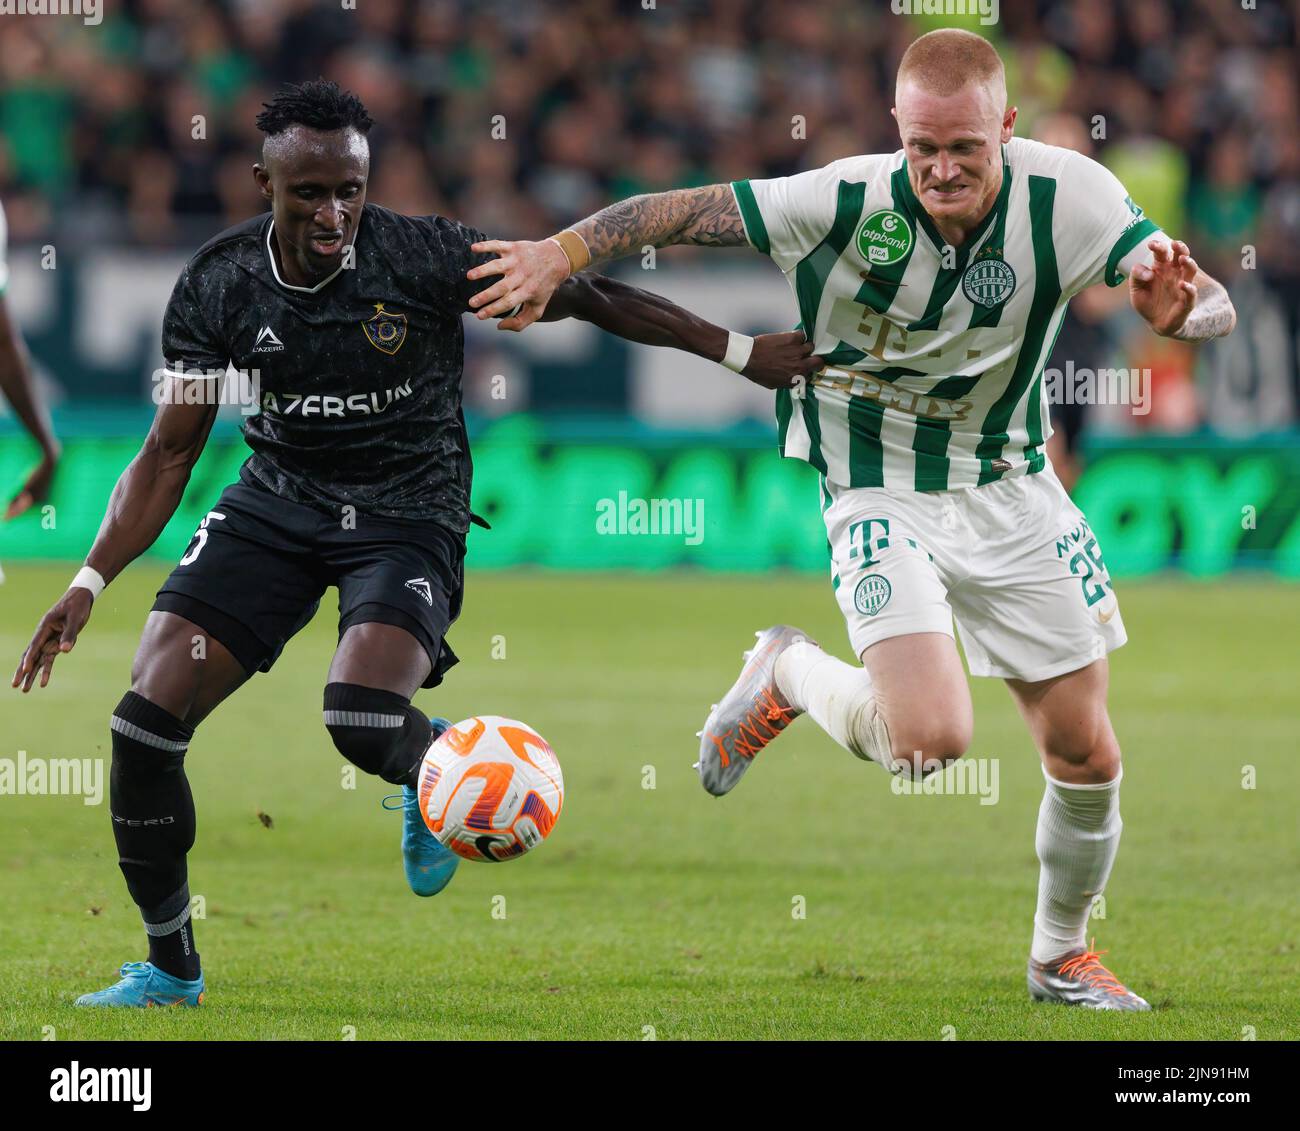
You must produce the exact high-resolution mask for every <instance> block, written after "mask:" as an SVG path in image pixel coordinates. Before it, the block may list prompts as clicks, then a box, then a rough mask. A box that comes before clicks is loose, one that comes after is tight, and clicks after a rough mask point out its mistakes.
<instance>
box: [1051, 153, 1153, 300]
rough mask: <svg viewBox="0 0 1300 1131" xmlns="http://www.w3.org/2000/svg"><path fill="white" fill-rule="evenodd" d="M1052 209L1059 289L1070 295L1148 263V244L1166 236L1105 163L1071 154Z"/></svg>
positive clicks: (1116, 281)
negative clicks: (1059, 279) (1057, 197)
mask: <svg viewBox="0 0 1300 1131" xmlns="http://www.w3.org/2000/svg"><path fill="white" fill-rule="evenodd" d="M1057 185H1058V189H1059V192H1060V199H1058V200H1057V202H1056V208H1055V212H1054V216H1055V222H1054V233H1053V234H1054V235H1055V237H1056V246H1057V255H1058V270H1059V272H1060V278H1061V289H1062V291H1063V293H1065V294H1066V295H1074V294H1077V293H1078V292H1079V291H1082V290H1085V289H1086V288H1088V287H1090V286H1092V285H1093V284H1094V283H1100V282H1103V281H1104V282H1105V283H1106V285H1107V286H1108V287H1116V286H1118V285H1119V284H1120V283H1122V282H1123V281H1124V279H1125V278H1127V276H1128V274H1129V272H1130V271H1132V270H1133V268H1134V267H1135V266H1136V265H1137V264H1139V263H1150V262H1151V261H1152V258H1153V257H1152V255H1151V251H1150V249H1148V248H1147V246H1146V245H1147V243H1148V242H1149V241H1150V240H1151V239H1152V238H1153V237H1159V238H1161V239H1163V240H1165V241H1166V242H1168V239H1169V237H1168V236H1166V235H1165V234H1164V233H1163V232H1162V231H1161V230H1160V226H1159V225H1158V224H1157V223H1156V222H1155V221H1154V220H1152V219H1151V218H1150V217H1148V216H1147V215H1146V214H1145V213H1144V212H1143V211H1142V209H1141V207H1139V206H1138V205H1137V204H1136V203H1135V202H1134V200H1133V198H1132V197H1131V196H1129V194H1128V193H1127V192H1126V191H1125V189H1124V186H1123V185H1122V184H1120V182H1119V179H1118V178H1117V177H1116V176H1115V174H1114V173H1112V172H1111V171H1110V170H1109V169H1107V168H1106V166H1104V165H1102V164H1100V163H1099V162H1097V161H1093V160H1092V159H1091V158H1089V157H1085V156H1083V154H1081V153H1071V154H1070V155H1069V157H1068V158H1067V160H1066V163H1065V167H1064V169H1063V170H1062V172H1061V175H1060V177H1059V178H1058V180H1057Z"/></svg>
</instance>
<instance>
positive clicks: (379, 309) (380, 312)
mask: <svg viewBox="0 0 1300 1131" xmlns="http://www.w3.org/2000/svg"><path fill="white" fill-rule="evenodd" d="M361 328H362V329H363V330H365V332H366V337H367V338H369V339H370V344H371V345H372V346H374V347H375V349H377V350H379V351H380V352H381V353H386V354H388V355H389V356H390V357H391V356H392V355H393V354H395V353H396V352H397V351H398V350H400V349H401V348H402V343H403V342H404V341H406V315H405V314H393V313H392V312H391V311H388V310H385V309H384V304H383V303H382V302H377V303H375V313H374V314H373V315H371V316H370V317H369V318H367V319H366V320H365V321H364V322H362V323H361Z"/></svg>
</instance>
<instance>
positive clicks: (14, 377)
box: [0, 298, 60, 521]
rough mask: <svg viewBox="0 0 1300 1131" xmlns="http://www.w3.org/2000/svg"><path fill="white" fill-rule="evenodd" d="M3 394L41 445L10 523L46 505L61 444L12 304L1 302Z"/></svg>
mask: <svg viewBox="0 0 1300 1131" xmlns="http://www.w3.org/2000/svg"><path fill="white" fill-rule="evenodd" d="M0 392H3V393H4V396H5V399H6V400H7V401H8V402H9V403H10V404H11V405H12V406H13V410H14V414H15V415H16V416H17V417H18V419H19V420H21V421H22V423H23V427H25V428H26V429H27V431H28V432H29V433H30V434H31V437H32V439H33V440H35V441H36V443H37V444H38V445H40V449H41V461H40V463H38V464H37V465H36V467H35V468H34V469H33V470H32V472H31V474H30V475H28V476H27V479H26V481H25V482H24V483H23V485H22V486H21V487H20V488H19V489H18V492H17V493H16V494H15V495H14V497H13V498H12V499H10V500H9V505H8V506H7V507H6V508H5V515H4V516H5V519H6V521H7V520H8V519H11V518H16V517H17V516H18V515H20V514H22V513H23V511H25V510H27V509H28V508H29V507H32V506H35V505H36V504H38V503H43V502H44V501H45V500H46V499H47V498H48V497H49V493H50V485H51V484H52V483H53V481H54V470H55V468H56V467H57V466H58V462H59V451H60V449H59V442H58V440H57V439H55V436H54V429H53V428H52V427H51V426H50V417H49V413H48V412H47V411H46V409H45V405H44V403H43V402H42V400H41V397H40V394H39V392H38V391H37V389H36V382H35V381H34V380H33V379H32V371H31V366H30V365H29V364H28V362H27V350H26V347H25V346H24V345H23V340H22V336H21V335H20V334H19V332H18V328H17V326H15V325H14V321H13V317H12V316H11V315H10V313H9V303H8V301H6V300H5V299H4V298H0Z"/></svg>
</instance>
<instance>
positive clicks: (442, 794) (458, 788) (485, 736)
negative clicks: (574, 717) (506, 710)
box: [419, 715, 564, 862]
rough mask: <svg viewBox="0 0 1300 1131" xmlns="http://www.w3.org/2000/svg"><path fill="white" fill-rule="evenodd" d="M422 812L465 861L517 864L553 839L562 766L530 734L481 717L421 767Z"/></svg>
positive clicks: (445, 735)
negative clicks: (509, 862) (540, 845)
mask: <svg viewBox="0 0 1300 1131" xmlns="http://www.w3.org/2000/svg"><path fill="white" fill-rule="evenodd" d="M419 793H420V813H421V814H422V815H423V816H424V823H425V824H426V825H428V826H429V831H430V832H432V833H433V835H434V836H436V837H437V838H438V840H439V841H440V842H441V843H442V844H443V845H445V846H446V847H447V848H450V849H451V850H452V851H453V852H454V853H456V855H457V856H462V857H464V858H465V859H466V860H487V861H492V862H496V861H499V860H512V859H514V857H516V856H522V855H523V854H524V853H525V852H527V851H529V850H530V849H533V848H536V847H537V846H538V845H539V844H541V843H542V841H544V840H545V839H546V838H547V836H548V835H549V834H550V831H551V829H553V828H554V827H555V822H556V820H557V819H558V818H559V816H560V809H561V808H562V807H563V805H564V775H563V773H561V771H560V763H559V760H558V759H557V758H556V757H555V753H554V752H553V751H552V750H551V747H550V745H549V744H548V743H547V741H546V739H544V738H543V737H542V736H541V735H540V734H538V733H537V732H536V731H535V730H533V728H532V727H530V726H527V725H526V724H524V723H521V722H518V721H517V720H515V719H505V718H502V717H501V716H500V715H479V716H477V717H475V718H472V719H465V720H464V721H463V722H459V723H456V724H455V725H454V726H451V727H448V728H447V729H446V730H445V731H443V732H442V734H441V735H439V736H438V738H437V739H436V740H435V741H434V742H433V744H432V745H430V747H429V749H428V750H426V751H425V754H424V762H423V764H422V765H421V766H420V788H419Z"/></svg>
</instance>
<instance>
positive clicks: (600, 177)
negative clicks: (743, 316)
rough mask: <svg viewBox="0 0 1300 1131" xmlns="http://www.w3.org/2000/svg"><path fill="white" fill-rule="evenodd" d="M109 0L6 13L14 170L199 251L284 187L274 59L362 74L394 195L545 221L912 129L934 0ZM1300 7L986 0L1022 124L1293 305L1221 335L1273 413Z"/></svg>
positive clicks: (139, 244) (150, 239)
mask: <svg viewBox="0 0 1300 1131" xmlns="http://www.w3.org/2000/svg"><path fill="white" fill-rule="evenodd" d="M105 9H106V11H105V17H104V20H103V23H102V24H101V25H99V26H93V27H87V26H84V25H83V24H82V22H81V21H79V20H75V19H67V18H65V19H42V18H36V17H29V18H17V17H12V16H11V17H6V18H4V19H0V198H2V199H3V201H4V204H5V207H6V209H7V211H8V215H9V226H10V238H11V241H12V242H13V243H14V244H16V245H24V244H36V245H38V246H40V245H45V244H52V245H54V246H56V247H59V248H61V249H62V248H78V249H84V248H87V247H93V248H98V247H118V248H135V249H175V250H177V251H180V252H183V253H185V254H189V253H190V252H192V250H193V249H194V248H196V247H197V246H198V245H199V244H200V243H201V242H203V241H204V240H206V239H207V238H208V237H209V236H211V235H212V234H214V233H215V232H216V231H218V230H220V229H221V228H223V227H225V226H228V225H229V224H232V223H235V222H237V221H239V220H242V219H244V218H246V217H247V216H249V215H251V214H253V213H255V212H257V211H260V210H262V208H263V203H262V201H261V200H260V198H259V197H258V195H257V194H256V192H255V190H254V185H253V181H252V176H251V173H250V171H249V170H250V165H251V163H252V161H253V160H254V158H255V156H256V152H257V147H258V144H259V142H260V135H258V134H257V132H256V130H255V128H254V126H253V118H254V115H255V113H256V112H257V110H258V108H259V105H260V103H261V101H262V100H263V99H264V98H266V97H267V96H268V95H269V93H270V92H271V91H272V90H273V89H274V88H275V86H276V85H277V84H278V83H280V82H283V81H289V80H299V79H303V78H309V77H315V76H317V75H327V76H330V77H333V78H335V79H337V80H338V81H339V82H340V83H342V84H343V85H345V86H347V87H350V88H351V89H353V90H355V91H356V92H357V93H358V94H359V95H360V96H361V97H362V99H364V101H365V102H366V104H367V106H368V107H369V109H370V111H371V113H372V114H373V116H374V117H375V119H376V120H377V123H378V125H377V127H376V129H375V130H374V132H373V134H372V136H371V141H372V150H373V171H372V184H371V189H370V199H371V200H373V201H376V202H378V203H382V204H385V205H388V206H390V207H393V208H396V209H399V210H401V211H405V212H413V213H419V212H431V211H436V212H442V213H446V214H449V215H452V216H455V217H457V218H458V219H461V220H463V221H465V222H466V223H469V224H472V225H474V226H476V227H479V228H482V229H483V230H485V231H487V232H489V233H490V234H499V235H501V236H507V237H534V238H536V237H540V236H542V235H545V234H548V233H549V232H550V231H552V230H554V229H555V228H557V227H558V226H561V225H563V224H564V223H566V222H569V221H571V220H573V219H575V218H577V217H580V216H583V215H585V214H587V213H589V212H591V211H593V210H594V209H596V208H598V207H600V206H602V205H603V204H605V203H608V202H610V201H611V200H614V199H618V198H620V197H623V196H627V195H630V194H633V193H637V192H644V191H654V190H658V189H664V188H668V187H672V186H680V185H691V184H701V183H709V182H713V181H726V180H731V179H734V178H739V177H758V176H775V175H781V174H788V173H793V172H797V171H799V170H801V169H805V168H811V167H815V166H817V165H821V164H824V163H826V162H827V161H830V160H833V159H835V158H838V157H841V156H845V155H848V154H850V153H861V152H880V151H885V152H892V151H894V150H895V149H897V148H898V135H897V131H896V129H895V126H894V123H893V121H892V119H891V118H890V114H889V108H890V106H891V105H892V101H893V99H892V78H893V74H894V70H895V66H896V64H897V60H898V58H899V57H900V55H901V53H902V51H903V50H904V48H905V47H906V46H907V44H908V43H909V42H910V41H911V40H912V39H913V38H915V36H916V35H917V34H919V33H921V32H923V31H925V30H929V28H930V27H931V26H934V24H935V21H930V20H926V19H923V18H912V17H900V16H896V15H894V14H892V12H891V10H890V4H889V3H888V2H887V0H879V2H864V0H672V2H668V0H662V2H660V3H658V4H657V5H655V6H654V7H652V8H646V7H644V6H643V5H642V4H639V3H635V2H633V0H547V2H545V3H541V2H535V0H359V2H358V3H357V4H356V6H355V9H354V10H350V9H347V8H345V7H344V6H343V5H342V4H340V3H339V2H338V0H328V2H323V0H205V2H200V0H113V2H110V3H107V4H105ZM1298 10H1300V9H1298V8H1297V6H1296V5H1292V6H1291V7H1290V8H1288V7H1286V6H1285V5H1284V4H1282V3H1280V2H1270V0H1260V2H1259V5H1258V8H1257V9H1255V10H1249V11H1248V10H1244V9H1242V7H1241V6H1240V5H1238V4H1235V3H1224V2H1223V0H1181V2H1174V0H1143V2H1142V3H1138V4H1133V3H1120V2H1119V0H1037V2H1035V0H1002V3H1001V5H1000V20H999V22H998V23H997V24H996V25H994V26H991V27H982V26H980V25H979V24H978V23H977V22H976V21H973V20H972V21H968V25H967V26H971V27H973V28H974V29H975V30H978V31H980V32H981V33H983V34H986V35H988V36H989V38H991V39H993V40H994V42H995V43H997V45H998V46H999V48H1000V50H1001V51H1002V53H1003V57H1004V58H1005V60H1006V63H1007V69H1008V85H1009V88H1010V96H1011V100H1012V101H1013V102H1014V103H1016V104H1018V105H1019V107H1020V110H1021V116H1020V121H1019V124H1018V126H1017V132H1018V133H1019V134H1021V135H1022V136H1038V135H1039V134H1040V133H1041V132H1042V131H1043V130H1048V129H1051V128H1052V124H1051V123H1052V121H1053V120H1055V121H1056V122H1057V124H1058V132H1059V123H1060V122H1061V121H1062V115H1064V116H1065V117H1066V118H1067V119H1069V120H1071V121H1072V122H1073V123H1075V125H1074V126H1073V127H1071V128H1072V129H1073V131H1074V133H1075V134H1076V136H1079V137H1081V138H1082V139H1083V140H1085V141H1086V142H1087V143H1088V145H1089V147H1090V148H1091V150H1092V152H1093V153H1094V155H1095V156H1096V157H1098V159H1100V160H1102V161H1103V162H1104V163H1106V164H1107V165H1108V166H1110V167H1111V168H1112V169H1113V170H1114V171H1115V172H1116V173H1117V174H1118V175H1119V176H1120V177H1121V179H1122V180H1123V181H1124V182H1125V184H1126V185H1127V186H1128V188H1129V190H1130V192H1131V193H1132V195H1133V197H1134V199H1135V200H1137V201H1138V202H1139V203H1140V204H1141V205H1142V206H1143V207H1144V209H1145V210H1146V212H1147V214H1148V215H1150V216H1152V217H1153V218H1154V219H1155V220H1157V222H1159V223H1160V224H1161V225H1162V226H1163V227H1165V228H1166V229H1167V230H1168V231H1170V232H1171V233H1173V234H1175V235H1178V236H1182V237H1184V238H1186V239H1187V240H1188V242H1189V243H1190V244H1191V246H1192V248H1193V252H1194V254H1196V256H1197V258H1198V259H1199V260H1200V262H1201V263H1202V264H1203V265H1204V266H1205V268H1206V269H1207V270H1208V271H1210V272H1211V273H1212V274H1215V275H1216V276H1218V277H1219V278H1220V279H1222V280H1223V281H1224V282H1225V283H1227V284H1228V286H1229V288H1230V289H1232V290H1233V292H1234V294H1235V295H1236V294H1238V292H1240V297H1239V300H1238V307H1239V309H1242V308H1243V307H1249V306H1251V305H1254V306H1255V307H1256V308H1257V309H1261V310H1267V311H1268V312H1269V313H1270V321H1269V323H1268V325H1266V326H1264V327H1263V328H1262V329H1261V330H1260V331H1259V333H1260V336H1259V337H1257V336H1256V334H1255V328H1253V327H1252V326H1250V325H1243V328H1242V330H1241V331H1239V333H1238V335H1237V337H1238V339H1240V340H1239V341H1238V343H1237V345H1236V346H1235V347H1234V352H1233V353H1231V354H1225V355H1224V356H1223V358H1222V359H1221V360H1220V361H1219V362H1218V363H1217V364H1218V365H1219V366H1220V368H1221V369H1222V370H1223V373H1224V374H1226V377H1225V378H1224V380H1227V381H1228V382H1229V389H1230V393H1231V394H1232V396H1236V398H1237V400H1240V399H1241V397H1243V396H1244V397H1245V398H1246V399H1247V400H1249V399H1250V397H1251V396H1253V395H1254V392H1255V391H1257V390H1258V388H1259V387H1260V386H1261V383H1262V384H1263V385H1270V383H1271V386H1276V387H1280V388H1281V389H1282V391H1283V394H1284V397H1283V401H1282V402H1281V403H1282V404H1283V405H1284V408H1283V410H1282V411H1281V414H1280V415H1279V413H1278V411H1277V410H1276V408H1275V407H1268V408H1259V409H1258V410H1257V411H1255V412H1254V416H1253V417H1252V413H1251V411H1247V410H1242V411H1240V412H1237V413H1236V415H1237V416H1239V417H1241V418H1242V419H1241V420H1240V421H1239V423H1240V424H1241V425H1242V426H1247V427H1249V426H1252V424H1253V425H1254V426H1259V427H1263V426H1266V425H1272V426H1277V425H1278V424H1279V423H1283V422H1285V421H1286V420H1287V419H1294V414H1295V407H1294V406H1295V404H1296V403H1297V397H1298V396H1300V387H1297V379H1296V335H1297V331H1298V330H1300V314H1298V303H1300V274H1298V273H1300V141H1298V140H1297V132H1296V123H1297V120H1300V99H1298V98H1297V66H1296V63H1297V51H1296V29H1297V11H1298ZM943 22H946V23H954V22H960V21H953V20H951V19H949V20H947V21H943ZM796 116H798V117H796ZM800 123H802V125H800ZM494 126H495V127H496V129H495V130H494ZM1080 131H1082V132H1080ZM1251 249H1253V250H1251ZM680 254H681V253H680V252H672V253H668V256H667V258H669V259H670V261H671V257H672V256H675V255H680ZM687 254H689V253H687ZM761 268H762V265H761V264H755V265H754V268H753V269H754V270H760V269H761ZM1241 298H1248V299H1250V300H1251V301H1250V302H1243V301H1241ZM1126 315H1127V311H1126V310H1125V309H1124V308H1123V304H1120V306H1119V307H1116V306H1115V305H1114V304H1111V305H1109V306H1106V305H1104V304H1103V305H1100V306H1099V305H1097V304H1095V303H1092V304H1090V305H1089V307H1088V310H1087V311H1086V312H1085V314H1084V317H1085V318H1086V320H1087V328H1086V329H1084V328H1083V326H1082V323H1076V324H1075V326H1074V330H1075V331H1077V334H1076V335H1075V336H1076V337H1079V338H1080V339H1086V340H1087V341H1088V342H1089V348H1090V349H1091V350H1093V351H1094V352H1097V355H1098V357H1099V358H1101V361H1102V362H1103V363H1104V361H1105V358H1104V357H1101V354H1102V353H1104V349H1103V348H1102V344H1103V343H1106V342H1109V343H1111V344H1112V346H1113V348H1114V349H1117V350H1121V351H1127V353H1124V355H1123V356H1124V357H1127V358H1128V360H1127V361H1123V360H1119V361H1116V360H1112V361H1111V364H1120V365H1122V364H1129V365H1132V364H1137V363H1138V355H1137V354H1136V352H1135V351H1136V350H1138V349H1139V347H1137V346H1134V345H1132V342H1133V341H1134V340H1135V339H1133V338H1132V337H1131V335H1129V334H1128V333H1127V332H1126V330H1125V324H1124V319H1125V317H1126ZM1161 345H1163V343H1146V345H1144V346H1142V347H1140V348H1141V349H1142V350H1144V351H1145V352H1144V353H1142V354H1141V360H1142V363H1143V364H1147V363H1148V355H1149V357H1150V359H1151V360H1149V363H1150V364H1151V365H1152V366H1153V367H1158V368H1159V369H1160V372H1161V378H1160V379H1161V380H1162V381H1165V382H1172V383H1173V385H1170V386H1169V387H1171V388H1173V387H1176V386H1177V385H1178V383H1180V382H1181V383H1182V385H1183V386H1185V389H1186V390H1187V396H1186V397H1184V398H1182V399H1181V400H1180V399H1179V398H1178V397H1175V396H1170V397H1168V398H1165V399H1167V401H1168V402H1169V403H1170V404H1181V405H1182V407H1181V408H1180V409H1178V410H1177V411H1174V412H1170V413H1168V414H1167V415H1166V416H1164V417H1160V416H1158V415H1157V416H1155V418H1154V419H1145V420H1143V421H1140V422H1138V423H1139V424H1140V425H1142V426H1149V427H1160V428H1166V429H1175V430H1182V429H1187V428H1193V427H1196V426H1198V425H1199V424H1201V423H1203V421H1204V418H1205V416H1206V414H1207V413H1211V412H1213V406H1214V404H1215V403H1216V402H1215V398H1216V396H1218V395H1219V394H1218V393H1216V392H1215V390H1214V389H1211V388H1203V389H1202V391H1201V396H1200V398H1199V404H1198V400H1197V398H1196V397H1194V396H1192V394H1191V390H1192V387H1193V386H1192V378H1193V373H1192V367H1193V366H1194V365H1201V366H1202V367H1203V368H1204V369H1205V371H1206V373H1210V372H1211V371H1212V370H1213V369H1214V367H1215V364H1216V363H1215V362H1214V360H1213V357H1212V355H1211V351H1202V353H1201V354H1199V355H1198V354H1197V352H1196V351H1192V350H1187V349H1182V348H1179V349H1176V350H1173V351H1169V350H1163V351H1162V350H1159V349H1156V348H1155V347H1158V346H1161ZM38 352H39V350H38ZM1157 355H1158V356H1157ZM1198 356H1199V357H1200V358H1201V359H1202V360H1200V361H1198V360H1197V358H1198ZM1207 357H1209V358H1210V360H1209V361H1206V360H1204V359H1205V358H1207ZM1080 363H1081V362H1080ZM1089 363H1090V364H1091V362H1089ZM1243 367H1245V368H1246V369H1248V370H1249V372H1250V375H1249V378H1248V379H1244V378H1242V377H1241V373H1242V371H1243ZM1209 379H1210V378H1208V377H1205V376H1202V382H1203V384H1204V382H1205V381H1207V380H1209ZM1242 380H1245V382H1246V383H1245V385H1242V384H1241V381H1242ZM1233 381H1236V382H1238V385H1237V386H1232V385H1231V382H1233ZM1234 389H1235V392H1234V391H1233V390H1234ZM1243 390H1244V392H1243ZM1238 394H1240V396H1238ZM1162 396H1163V394H1162ZM1229 399H1231V396H1230V398H1229ZM1265 403H1266V404H1268V405H1272V404H1273V402H1271V401H1267V398H1266V399H1265ZM542 407H544V406H542ZM1232 415H1233V414H1232V413H1231V412H1228V411H1227V410H1225V419H1227V418H1228V417H1231V416H1232ZM1130 426H1131V425H1130Z"/></svg>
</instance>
